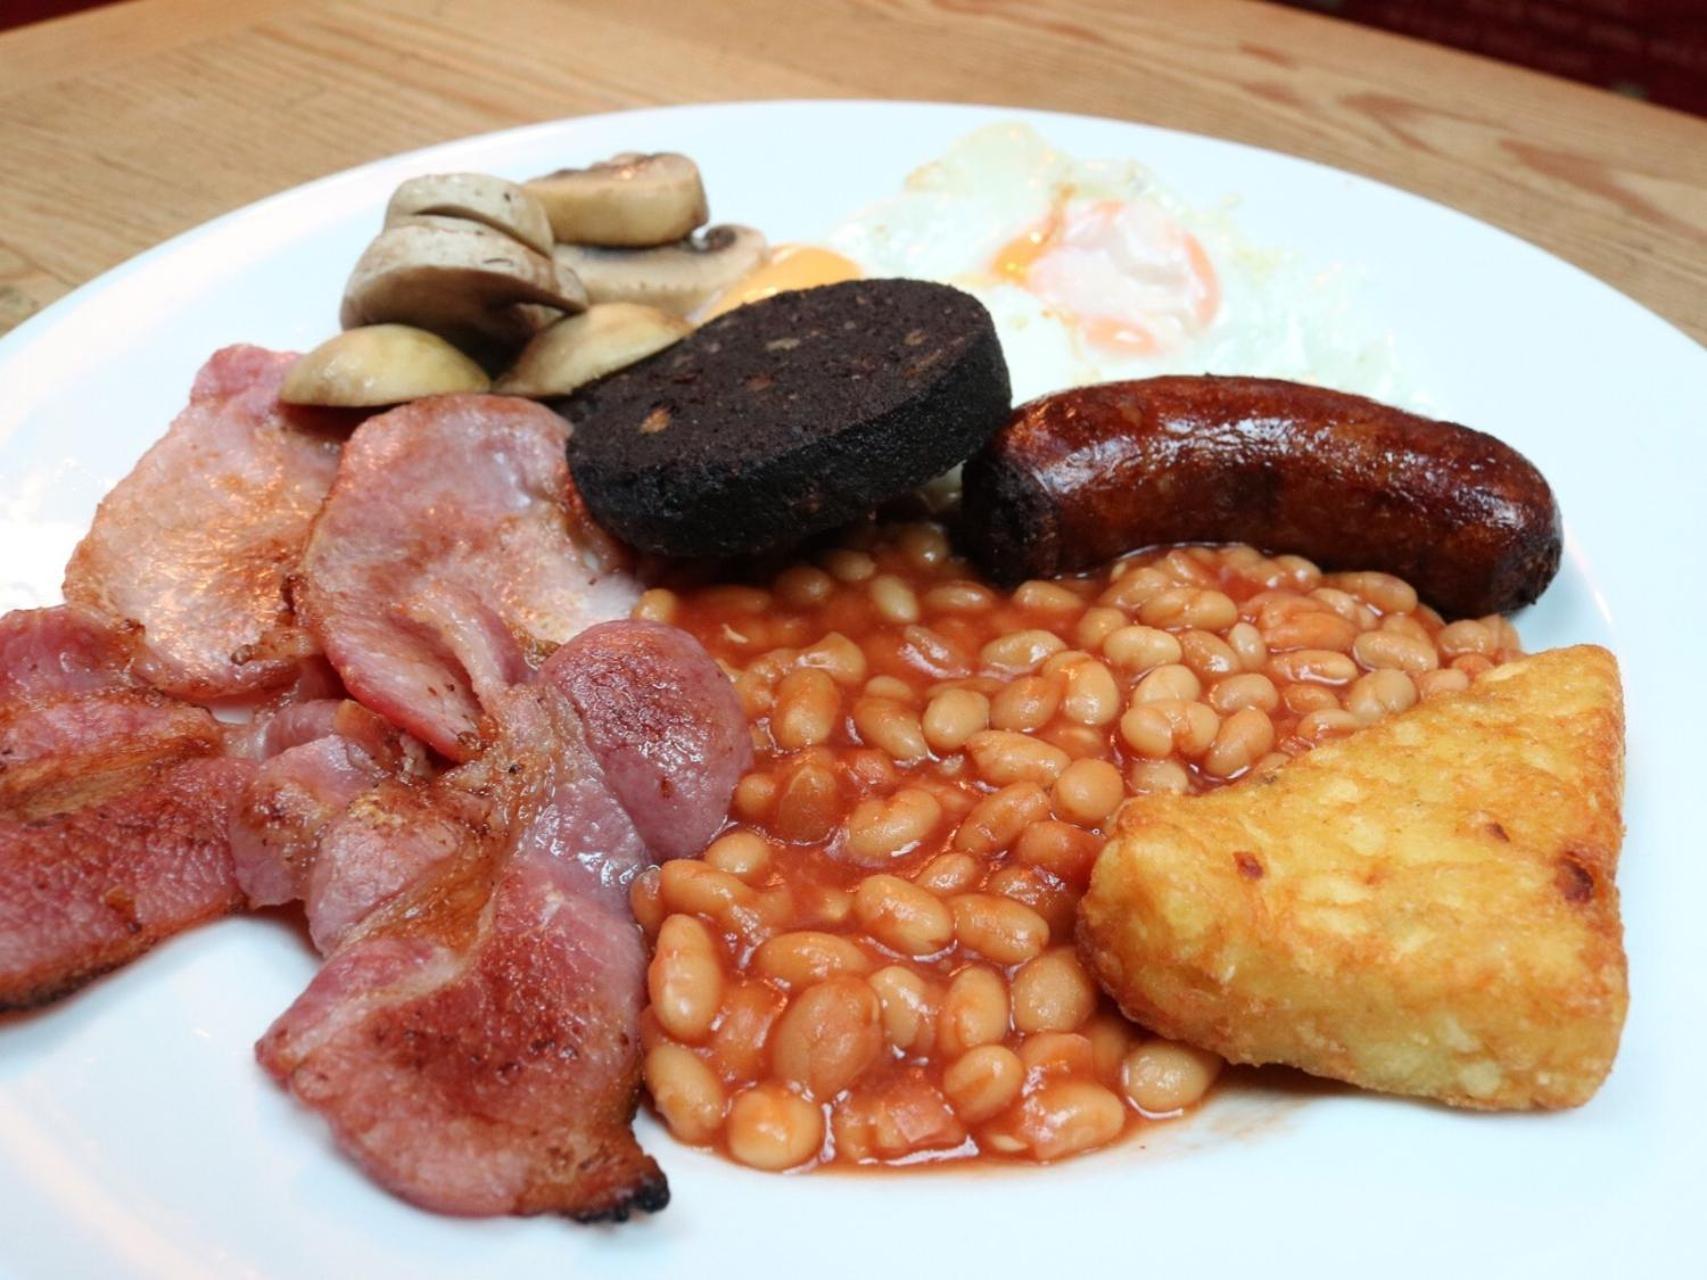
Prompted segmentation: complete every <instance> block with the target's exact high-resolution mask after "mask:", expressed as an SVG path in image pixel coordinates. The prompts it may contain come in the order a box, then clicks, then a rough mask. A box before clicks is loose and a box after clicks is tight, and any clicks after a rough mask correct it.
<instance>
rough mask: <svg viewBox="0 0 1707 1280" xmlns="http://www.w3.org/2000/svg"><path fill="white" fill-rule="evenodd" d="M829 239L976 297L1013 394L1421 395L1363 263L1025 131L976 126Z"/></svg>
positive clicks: (862, 265) (851, 253) (862, 258)
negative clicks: (1253, 387) (1260, 240)
mask: <svg viewBox="0 0 1707 1280" xmlns="http://www.w3.org/2000/svg"><path fill="white" fill-rule="evenodd" d="M822 248H827V249H828V250H830V251H831V252H832V253H833V255H835V256H836V257H837V258H839V259H841V260H843V261H845V262H847V263H852V264H854V266H855V267H856V268H857V270H858V272H860V273H861V274H864V275H867V276H912V277H916V278H922V279H928V280H937V281H941V282H943V283H946V284H952V285H955V286H957V287H959V288H962V289H965V290H967V291H969V292H971V293H973V294H974V295H976V296H977V297H978V298H979V299H980V300H981V301H982V302H983V303H984V305H985V306H986V307H988V308H989V310H990V313H991V315H992V316H993V317H994V318H995V322H996V327H997V330H998V331H999V333H1000V334H1001V337H1002V343H1003V347H1004V350H1005V351H1006V354H1007V359H1008V366H1009V370H1010V372H1011V374H1012V377H1013V384H1014V396H1015V399H1016V400H1024V399H1029V398H1030V397H1032V396H1036V395H1041V394H1044V393H1046V392H1049V391H1056V390H1060V389H1062V388H1064V387H1070V386H1079V385H1083V384H1085V383H1090V382H1104V381H1110V380H1113V379H1118V378H1142V377H1152V376H1155V375H1157V374H1163V373H1204V372H1210V373H1229V374H1231V373H1242V374H1257V375H1266V376H1270V377H1283V378H1294V379H1297V380H1300V381H1307V382H1316V383H1320V384H1322V385H1324V386H1330V387H1334V388H1337V389H1340V390H1346V391H1356V392H1361V393H1363V394H1366V395H1373V396H1376V397H1378V398H1382V399H1388V400H1394V399H1399V400H1404V399H1408V398H1409V397H1407V396H1405V395H1403V394H1402V389H1401V388H1400V387H1399V385H1398V381H1399V379H1398V363H1397V360H1396V358H1395V355H1394V350H1393V342H1392V338H1391V336H1390V335H1389V334H1385V333H1382V332H1380V331H1379V330H1378V329H1376V328H1375V327H1374V326H1371V325H1370V324H1368V323H1367V322H1365V321H1363V320H1362V319H1361V318H1360V317H1359V315H1358V314H1357V310H1358V308H1357V301H1356V293H1357V287H1358V283H1359V282H1358V281H1357V280H1356V279H1355V277H1354V276H1353V274H1352V273H1350V272H1348V271H1345V270H1344V269H1343V268H1336V269H1328V270H1320V269H1312V268H1309V267H1307V266H1306V265H1305V264H1304V263H1302V262H1301V261H1300V260H1299V259H1298V258H1297V256H1296V255H1293V254H1289V253H1286V252H1280V251H1275V250H1268V249H1262V248H1259V247H1256V246H1253V245H1252V244H1250V243H1249V242H1248V241H1247V240H1246V239H1245V238H1244V237H1243V236H1242V235H1241V234H1240V232H1239V230H1238V228H1237V227H1236V226H1235V225H1234V224H1233V222H1232V221H1231V219H1230V218H1229V217H1228V216H1227V215H1226V214H1225V213H1224V212H1221V211H1211V210H1202V209H1195V208H1193V207H1191V206H1190V205H1188V204H1187V203H1186V202H1184V201H1183V200H1181V199H1179V198H1178V197H1177V196H1175V195H1174V194H1173V193H1172V192H1170V191H1169V190H1167V188H1165V187H1164V186H1163V185H1162V184H1161V183H1160V182H1158V181H1157V180H1156V178H1155V177H1154V176H1152V175H1151V174H1150V172H1149V171H1148V170H1146V169H1145V168H1144V167H1143V166H1142V165H1141V164H1139V163H1138V162H1137V161H1135V160H1132V159H1119V160H1080V159H1077V158H1075V157H1073V156H1070V155H1068V154H1066V153H1065V152H1062V151H1060V150H1058V149H1056V148H1055V147H1053V146H1051V145H1050V144H1049V143H1048V142H1047V141H1046V140H1045V139H1044V138H1043V137H1042V136H1041V135H1040V134H1039V133H1037V131H1036V130H1034V129H1032V128H1031V127H1029V126H1027V125H1023V124H1017V123H1011V124H995V125H990V126H987V127H985V128H982V129H979V130H977V131H976V132H974V133H971V134H969V135H967V136H966V137H964V138H962V139H961V140H960V141H959V142H957V143H955V144H954V145H953V146H951V147H950V148H949V150H948V151H947V152H946V153H945V154H944V155H943V156H942V157H941V158H939V159H937V160H935V161H933V162H932V163H930V164H927V165H925V166H923V167H922V168H920V169H918V170H916V171H915V172H913V173H912V174H911V175H910V176H909V177H908V178H907V179H906V181H905V183H904V184H903V186H902V189H901V190H900V191H899V192H898V193H896V194H895V195H893V196H890V197H887V198H885V199H882V200H879V201H878V202H877V203H875V204H873V205H870V206H868V207H867V208H865V209H863V210H860V211H859V212H857V213H855V214H853V215H852V216H851V217H849V218H848V219H846V220H845V221H844V222H843V223H842V224H841V225H840V226H838V227H837V228H835V230H834V231H833V232H831V234H830V235H829V236H828V237H826V239H825V242H824V245H823V246H822ZM829 260H830V259H826V261H829ZM842 269H843V270H844V271H845V268H842ZM844 278H845V277H844ZM816 282H817V281H814V283H816Z"/></svg>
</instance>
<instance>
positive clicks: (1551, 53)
mask: <svg viewBox="0 0 1707 1280" xmlns="http://www.w3.org/2000/svg"><path fill="white" fill-rule="evenodd" d="M1279 2H1280V3H1283V4H1290V5H1292V6H1294V7H1295V8H1300V9H1314V10H1316V11H1318V12H1321V13H1332V14H1336V15H1338V16H1339V17H1343V18H1349V19H1351V20H1352V21H1354V22H1362V23H1367V24H1368V25H1370V26H1375V27H1384V28H1386V29H1387V30H1389V31H1398V32H1402V33H1403V34H1405V35H1411V36H1417V37H1420V38H1421V39H1424V40H1432V41H1434V42H1435V43H1437V44H1447V45H1453V46H1455V47H1456V48H1459V49H1468V50H1470V51H1471V52H1473V53H1482V54H1486V55H1488V56H1489V57H1493V58H1498V59H1500V60H1501V61H1503V62H1515V63H1517V64H1519V65H1520V66H1525V67H1533V68H1535V69H1536V70H1538V71H1550V72H1552V73H1553V74H1554V75H1560V76H1568V77H1569V78H1571V79H1572V80H1582V81H1585V82H1586V83H1588V84H1595V85H1600V86H1601V87H1602V88H1606V89H1613V90H1616V91H1617V92H1619V93H1627V94H1630V95H1631V96H1632V97H1637V98H1646V99H1648V100H1649V101H1651V102H1658V103H1661V104H1662V105H1665V106H1668V107H1678V108H1681V109H1682V110H1684V111H1693V112H1695V113H1696V114H1697V115H1707V0H1279Z"/></svg>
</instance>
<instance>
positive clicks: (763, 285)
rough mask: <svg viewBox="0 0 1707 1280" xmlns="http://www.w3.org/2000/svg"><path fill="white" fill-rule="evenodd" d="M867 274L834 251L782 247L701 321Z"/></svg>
mask: <svg viewBox="0 0 1707 1280" xmlns="http://www.w3.org/2000/svg"><path fill="white" fill-rule="evenodd" d="M863 274H865V273H864V272H862V271H861V270H860V269H859V265H858V264H857V263H855V262H854V261H853V260H852V259H849V258H844V257H843V256H842V255H841V254H839V253H836V252H835V251H834V250H831V249H822V248H819V247H818V246H817V245H815V244H789V245H779V246H778V247H777V248H776V249H774V250H772V251H771V253H770V255H769V256H768V257H767V258H766V259H765V260H764V261H763V262H761V263H760V264H759V265H758V266H756V267H754V268H753V269H752V270H751V271H749V272H748V273H747V274H746V275H744V276H742V277H741V278H740V279H739V280H737V281H736V282H735V283H734V284H732V285H730V286H729V287H728V288H727V289H725V290H724V291H723V292H722V293H720V294H718V295H717V296H716V297H715V298H713V299H712V300H711V301H710V302H709V303H708V304H707V305H706V308H705V310H704V311H703V312H702V313H701V315H700V319H701V320H702V321H705V320H710V319H712V318H713V317H715V316H720V315H722V314H723V313H724V312H725V311H733V310H734V309H735V308H736V307H740V306H745V305H746V304H747V303H749V302H757V301H759V300H760V299H761V298H770V297H774V296H775V295H776V294H779V293H787V292H789V291H791V290H794V289H811V288H814V287H816V286H817V285H821V284H839V283H841V282H842V281H843V280H858V279H859V278H860V277H861V276H862V275H863Z"/></svg>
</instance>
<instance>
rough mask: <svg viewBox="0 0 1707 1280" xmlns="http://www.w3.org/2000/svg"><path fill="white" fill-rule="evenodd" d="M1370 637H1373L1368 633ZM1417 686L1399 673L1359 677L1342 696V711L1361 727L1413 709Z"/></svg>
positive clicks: (1385, 671) (1387, 669) (1376, 673)
mask: <svg viewBox="0 0 1707 1280" xmlns="http://www.w3.org/2000/svg"><path fill="white" fill-rule="evenodd" d="M1371 634H1374V633H1371ZM1416 701H1417V686H1416V682H1415V681H1413V680H1412V679H1411V678H1410V676H1408V675H1406V674H1405V673H1404V672H1403V671H1398V670H1394V669H1392V668H1383V669H1382V670H1379V671H1371V672H1370V673H1369V674H1368V675H1366V676H1363V677H1361V678H1360V679H1359V680H1358V681H1357V682H1356V683H1355V684H1353V685H1352V686H1351V688H1350V690H1348V691H1347V693H1346V695H1345V709H1346V710H1347V711H1349V712H1351V714H1352V715H1354V716H1356V717H1357V718H1358V720H1359V722H1361V723H1363V724H1374V723H1375V722H1376V721H1377V720H1380V719H1383V718H1384V717H1386V716H1391V715H1397V714H1398V713H1399V712H1401V711H1408V710H1410V708H1411V707H1413V706H1415V705H1416Z"/></svg>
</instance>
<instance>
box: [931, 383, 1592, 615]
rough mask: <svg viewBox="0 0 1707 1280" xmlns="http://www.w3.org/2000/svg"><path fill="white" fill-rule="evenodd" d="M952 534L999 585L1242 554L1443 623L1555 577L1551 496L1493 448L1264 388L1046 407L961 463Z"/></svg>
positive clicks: (1189, 390) (1116, 397)
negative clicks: (1181, 546)
mask: <svg viewBox="0 0 1707 1280" xmlns="http://www.w3.org/2000/svg"><path fill="white" fill-rule="evenodd" d="M964 477H965V478H964V498H963V507H962V528H961V536H962V538H963V540H964V542H965V543H966V545H967V548H968V550H969V551H970V553H971V554H972V557H973V559H974V560H976V561H977V562H978V564H979V566H980V567H981V568H982V569H983V570H984V572H985V573H986V574H988V575H989V576H990V577H991V578H993V579H994V580H996V581H998V582H1002V583H1008V584H1011V583H1015V582H1018V581H1020V580H1022V579H1025V578H1034V577H1050V576H1053V575H1056V574H1061V573H1071V572H1073V571H1075V570H1079V569H1086V568H1089V567H1091V566H1093V565H1097V564H1101V563H1103V562H1104V561H1107V560H1110V559H1113V558H1114V557H1115V556H1118V555H1120V554H1122V553H1123V552H1127V551H1132V550H1136V549H1138V548H1140V547H1146V546H1153V545H1156V544H1159V543H1175V542H1248V543H1251V544H1252V545H1254V546H1257V547H1260V548H1262V549H1264V550H1266V551H1269V552H1272V553H1283V552H1291V553H1293V554H1297V555H1303V556H1308V557H1309V558H1310V559H1312V560H1314V561H1316V562H1317V563H1318V564H1320V565H1321V566H1322V567H1323V568H1325V569H1379V570H1382V571H1384V572H1387V573H1391V574H1396V575H1398V576H1399V577H1401V578H1404V579H1405V580H1406V581H1407V582H1409V583H1410V584H1411V585H1412V586H1414V587H1415V588H1416V589H1417V592H1418V594H1419V595H1420V596H1421V597H1422V598H1423V599H1424V600H1425V601H1427V602H1428V603H1429V604H1432V605H1433V606H1434V607H1435V608H1436V609H1439V610H1440V611H1441V612H1442V613H1443V614H1445V615H1446V616H1448V617H1479V616H1482V615H1484V614H1489V613H1505V612H1509V611H1510V610H1513V609H1517V608H1519V607H1521V606H1523V605H1526V604H1529V603H1530V602H1531V601H1533V600H1535V599H1536V598H1537V597H1538V596H1539V595H1540V594H1541V592H1542V591H1543V590H1545V589H1546V586H1547V584H1548V583H1549V582H1551V581H1552V580H1553V576H1554V575H1555V574H1556V573H1557V572H1558V571H1559V558H1560V554H1561V528H1560V523H1559V509H1558V506H1557V504H1556V503H1555V502H1554V500H1553V491H1552V490H1551V489H1550V488H1549V487H1548V484H1547V481H1546V480H1545V479H1543V478H1542V476H1541V473H1540V472H1539V471H1537V470H1536V469H1535V467H1534V465H1533V464H1531V463H1530V462H1529V460H1528V459H1527V458H1525V457H1523V455H1522V454H1520V453H1518V452H1517V451H1516V450H1515V449H1513V448H1511V447H1510V446H1509V445H1505V444H1502V443H1501V442H1500V441H1498V440H1495V439H1494V438H1493V437H1492V436H1488V435H1484V434H1483V433H1482V432H1480V431H1473V430H1471V429H1470V428H1469V427H1462V426H1459V425H1457V424H1456V423H1451V422H1436V421H1432V420H1430V419H1428V418H1422V417H1418V416H1417V415H1416V414H1411V413H1406V412H1404V411H1402V410H1399V409H1394V408H1391V407H1389V406H1387V405H1383V404H1379V403H1377V402H1376V401H1374V400H1368V399H1365V398H1363V397H1362V396H1353V395H1346V394H1344V393H1342V392H1338V391H1328V390H1325V389H1323V388H1321V387H1311V386H1305V385H1303V384H1301V383H1296V382H1283V381H1280V380H1278V379H1272V378H1224V377H1207V376H1206V377H1167V378H1150V379H1145V380H1142V381H1136V382H1110V383H1104V384H1102V385H1100V386H1091V387H1080V388H1077V389H1075V390H1071V391H1063V392H1060V393H1058V394H1056V395H1051V396H1044V397H1043V398H1041V399H1038V400H1033V401H1031V402H1030V403H1029V404H1024V405H1021V406H1020V407H1019V408H1018V409H1016V410H1015V411H1014V415H1013V417H1012V418H1011V419H1010V420H1009V422H1008V424H1007V425H1006V426H1005V427H1004V428H1003V429H1002V430H1001V431H1000V432H998V433H997V434H996V435H995V436H994V437H993V438H992V439H991V440H990V442H989V443H988V444H987V445H985V447H984V448H983V449H982V450H981V451H980V452H979V453H977V454H975V455H974V456H973V458H972V460H971V461H969V462H968V463H967V464H966V470H965V473H964Z"/></svg>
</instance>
